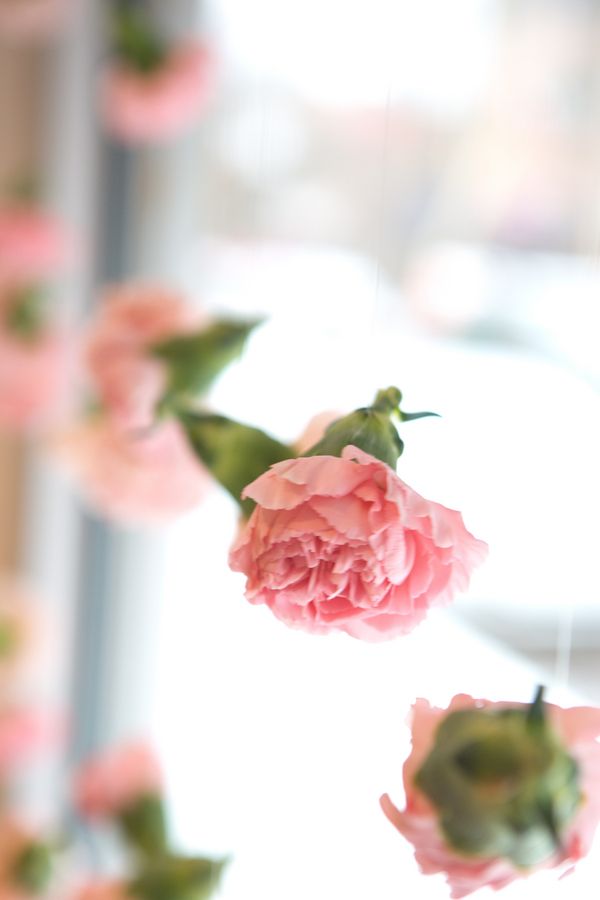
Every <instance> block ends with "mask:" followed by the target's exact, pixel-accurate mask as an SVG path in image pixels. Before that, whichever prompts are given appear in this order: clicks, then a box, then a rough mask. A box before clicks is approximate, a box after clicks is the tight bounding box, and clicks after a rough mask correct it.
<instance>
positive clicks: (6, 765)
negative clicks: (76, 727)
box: [0, 707, 59, 779]
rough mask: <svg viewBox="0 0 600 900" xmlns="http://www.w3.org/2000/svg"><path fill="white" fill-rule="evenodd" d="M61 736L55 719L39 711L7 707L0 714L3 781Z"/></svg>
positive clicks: (0, 754)
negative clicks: (15, 769) (12, 771)
mask: <svg viewBox="0 0 600 900" xmlns="http://www.w3.org/2000/svg"><path fill="white" fill-rule="evenodd" d="M58 736H59V727H58V724H57V721H56V719H53V718H51V717H49V716H48V715H46V714H44V713H41V712H39V711H38V710H31V709H19V708H16V707H15V708H13V707H8V708H4V709H3V710H2V711H0V779H2V778H3V777H5V776H6V774H7V773H9V772H10V771H11V770H12V769H14V768H15V767H18V766H19V765H21V764H22V763H24V762H25V761H27V760H28V759H30V758H31V757H33V756H35V755H36V754H37V753H39V752H40V751H41V750H45V749H47V748H48V747H49V746H51V745H53V744H54V743H55V742H56V740H57V738H58Z"/></svg>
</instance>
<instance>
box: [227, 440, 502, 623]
mask: <svg viewBox="0 0 600 900" xmlns="http://www.w3.org/2000/svg"><path fill="white" fill-rule="evenodd" d="M244 496H246V497H251V498H252V499H253V500H255V501H256V503H257V504H258V505H257V507H256V509H255V510H254V512H253V513H252V516H251V518H250V520H249V521H248V524H247V526H246V528H245V529H244V530H243V531H242V532H241V534H240V536H239V538H238V540H237V541H236V543H235V544H234V546H233V548H232V550H231V555H230V565H231V568H232V569H234V570H235V571H236V572H244V573H245V575H246V576H247V584H246V597H247V598H248V600H249V601H250V602H251V603H255V604H260V603H264V604H266V605H267V606H268V607H269V608H270V609H271V611H272V612H273V613H274V614H275V615H276V616H277V617H278V618H279V619H281V620H282V621H283V622H285V623H286V624H287V625H290V626H293V627H297V628H304V629H306V630H307V631H312V632H317V633H324V632H327V631H331V630H333V629H337V630H341V631H345V632H347V633H348V634H350V635H352V637H357V638H362V639H364V640H369V641H380V640H385V639H387V638H391V637H394V636H396V635H399V634H405V633H406V632H409V631H411V630H412V629H413V628H414V627H415V625H417V624H418V623H419V622H420V621H421V620H422V619H423V618H424V617H425V615H426V614H427V611H428V609H429V607H430V606H439V605H443V604H446V603H449V602H450V601H451V599H452V597H453V595H454V593H455V592H456V591H459V590H465V589H466V587H467V585H468V582H469V576H470V573H471V570H472V569H473V568H474V566H476V565H477V564H478V563H480V562H481V561H482V559H483V558H484V557H485V555H486V550H487V547H486V545H485V544H483V543H482V542H481V541H478V540H476V539H475V538H474V537H473V536H472V535H471V534H470V533H469V532H468V531H467V530H466V528H465V526H464V524H463V520H462V517H461V515H460V513H458V512H455V511H454V510H451V509H447V508H446V507H444V506H440V504H438V503H432V502H430V501H429V500H425V499H424V498H423V497H421V496H419V494H417V493H415V491H413V490H412V489H411V488H409V487H408V485H406V484H404V482H403V481H401V480H400V479H399V478H398V476H397V475H396V474H395V473H394V472H393V471H392V469H390V468H389V466H387V465H385V463H382V462H380V461H379V460H377V459H375V458H374V457H373V456H370V455H369V454H367V453H364V452H363V451H362V450H359V449H358V448H356V447H352V446H348V447H346V448H345V449H344V452H343V456H342V458H341V459H339V458H337V457H333V456H312V457H305V458H299V459H291V460H287V461H285V462H281V463H277V464H276V465H274V466H272V467H271V469H270V470H269V471H268V472H265V474H264V475H261V476H260V478H257V479H256V481H254V482H252V484H250V485H248V487H247V488H246V489H245V491H244Z"/></svg>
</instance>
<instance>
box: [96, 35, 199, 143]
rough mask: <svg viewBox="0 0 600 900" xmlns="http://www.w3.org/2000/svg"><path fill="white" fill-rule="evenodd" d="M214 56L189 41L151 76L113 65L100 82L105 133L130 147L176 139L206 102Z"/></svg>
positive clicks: (129, 67) (122, 63) (195, 117)
mask: <svg viewBox="0 0 600 900" xmlns="http://www.w3.org/2000/svg"><path fill="white" fill-rule="evenodd" d="M213 76H214V57H213V52H212V49H211V48H210V47H208V46H207V45H205V44H201V43H199V42H193V43H192V42H190V43H187V44H185V45H183V46H181V47H179V48H177V49H174V50H173V51H172V52H171V53H170V54H169V55H168V56H167V58H166V60H165V61H164V62H163V63H162V64H161V65H160V66H159V67H158V68H157V69H155V70H153V71H151V72H147V73H146V72H141V71H139V70H136V69H135V68H133V66H131V65H128V64H127V63H125V62H119V63H115V64H113V66H112V67H111V68H110V69H109V70H108V71H107V72H106V73H105V76H104V79H103V83H102V96H101V105H102V115H103V118H104V122H105V124H106V127H107V129H108V131H109V132H110V133H111V134H113V135H114V136H115V137H117V138H120V139H121V140H123V141H126V142H130V143H138V142H141V143H143V142H155V141H164V140H169V139H171V138H176V137H178V136H179V135H181V134H182V133H183V132H185V131H186V130H187V129H188V128H189V127H191V126H192V125H193V124H194V123H195V122H196V121H197V120H198V119H199V117H200V115H201V114H202V113H203V112H204V109H205V107H206V104H207V102H208V100H209V99H210V96H211V93H212V86H213Z"/></svg>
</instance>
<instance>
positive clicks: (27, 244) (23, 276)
mask: <svg viewBox="0 0 600 900" xmlns="http://www.w3.org/2000/svg"><path fill="white" fill-rule="evenodd" d="M1 2H2V0H0V3H1ZM28 2H33V0H18V2H17V0H14V3H15V5H17V6H18V5H25V4H26V3H28ZM0 8H1V7H0ZM73 253H74V251H73V245H72V240H71V237H70V235H69V234H68V232H67V229H66V227H65V225H64V223H63V222H61V221H60V219H57V218H56V217H54V216H51V215H49V214H48V213H46V212H44V211H43V210H41V209H38V208H37V207H36V206H32V205H29V204H21V203H19V204H12V205H10V206H7V207H4V208H2V209H0V281H2V282H13V283H16V284H27V285H29V284H37V283H39V282H43V281H46V280H48V279H50V278H55V277H56V276H58V275H60V274H61V273H62V272H64V271H65V269H66V268H67V266H68V265H69V263H70V261H71V259H72V258H73Z"/></svg>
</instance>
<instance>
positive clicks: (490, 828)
mask: <svg viewBox="0 0 600 900" xmlns="http://www.w3.org/2000/svg"><path fill="white" fill-rule="evenodd" d="M541 696H542V695H541V692H538V694H537V695H536V699H535V701H534V703H533V704H532V706H530V707H528V708H527V707H525V708H524V707H505V708H502V709H462V710H457V711H455V712H453V713H450V714H449V715H448V716H446V718H445V719H444V720H443V721H442V722H441V724H440V725H439V727H438V729H437V731H436V734H435V739H434V744H433V747H432V749H431V751H430V753H429V755H428V756H427V758H426V759H425V761H424V762H423V765H422V766H421V768H420V769H419V771H418V773H417V775H416V776H415V784H416V785H417V787H418V788H419V789H420V790H421V791H422V792H423V793H424V794H425V795H426V796H427V798H428V799H429V800H430V802H431V803H432V804H433V806H434V807H435V808H436V809H437V810H438V813H439V824H440V828H441V830H442V832H443V834H444V836H445V838H446V840H447V842H448V844H449V846H450V847H452V849H453V850H454V851H455V852H457V853H459V854H461V855H464V856H467V857H479V858H492V857H502V858H505V859H508V860H510V861H511V862H512V863H513V864H514V865H515V866H517V867H519V868H523V869H529V868H531V867H533V866H535V865H537V864H538V863H541V862H544V861H545V860H547V859H549V858H550V857H551V856H552V855H553V854H554V853H556V852H558V851H560V849H561V846H562V835H563V834H564V833H565V831H566V829H567V827H568V825H569V823H570V822H571V820H572V818H573V816H574V815H575V813H576V811H577V808H578V807H579V804H580V802H581V790H580V786H579V771H578V767H577V764H576V762H575V760H574V759H573V758H572V757H571V756H570V755H569V753H568V751H567V748H566V747H564V746H563V745H562V743H561V741H560V739H559V738H558V736H557V735H556V734H555V733H554V731H553V730H552V728H551V726H550V724H549V723H548V722H547V720H546V717H545V714H544V713H543V711H542V713H541V717H540V712H539V710H540V704H541V702H542V700H541ZM532 709H535V710H536V713H535V716H534V721H535V727H534V728H532V721H531V710H532Z"/></svg>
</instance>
